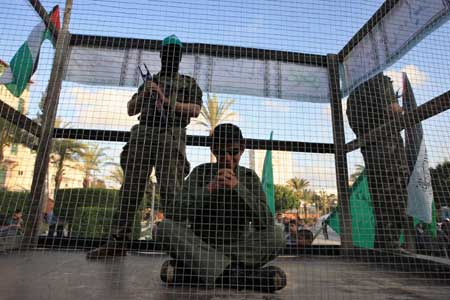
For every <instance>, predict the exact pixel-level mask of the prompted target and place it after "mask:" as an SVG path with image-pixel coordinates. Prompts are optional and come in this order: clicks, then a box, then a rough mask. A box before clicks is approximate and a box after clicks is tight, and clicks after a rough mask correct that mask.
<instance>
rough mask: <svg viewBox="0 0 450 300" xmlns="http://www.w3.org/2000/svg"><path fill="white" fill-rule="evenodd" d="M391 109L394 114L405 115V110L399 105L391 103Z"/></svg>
mask: <svg viewBox="0 0 450 300" xmlns="http://www.w3.org/2000/svg"><path fill="white" fill-rule="evenodd" d="M389 108H390V110H391V111H392V112H394V113H403V108H402V107H401V106H400V104H398V103H391V104H390V105H389Z"/></svg>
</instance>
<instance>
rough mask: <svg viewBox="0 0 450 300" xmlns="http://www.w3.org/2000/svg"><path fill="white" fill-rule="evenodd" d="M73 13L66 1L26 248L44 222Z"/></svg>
mask: <svg viewBox="0 0 450 300" xmlns="http://www.w3.org/2000/svg"><path fill="white" fill-rule="evenodd" d="M71 11H72V0H66V4H65V9H64V21H63V26H62V28H61V31H60V32H59V34H58V39H57V41H56V47H55V48H56V49H55V56H54V60H53V66H52V72H51V74H50V81H49V83H48V87H47V95H46V97H45V102H44V111H43V116H42V128H41V133H40V140H39V146H38V150H37V154H36V161H35V165H34V172H33V182H32V184H31V194H30V201H31V209H30V212H29V214H28V216H26V220H27V222H26V228H25V236H24V240H23V243H24V245H25V246H26V245H29V246H33V245H35V244H36V243H37V235H38V233H39V228H40V225H41V223H42V220H43V210H44V209H45V207H44V204H45V203H46V200H47V199H44V197H43V196H44V194H45V178H46V175H47V172H48V164H49V161H50V152H51V148H52V136H53V129H54V123H55V118H56V112H57V110H58V102H59V95H60V92H61V84H62V77H63V74H64V68H65V59H66V56H67V51H68V48H69V41H70V33H69V22H70V14H71Z"/></svg>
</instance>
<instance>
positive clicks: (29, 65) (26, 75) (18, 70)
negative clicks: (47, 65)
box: [6, 42, 34, 97]
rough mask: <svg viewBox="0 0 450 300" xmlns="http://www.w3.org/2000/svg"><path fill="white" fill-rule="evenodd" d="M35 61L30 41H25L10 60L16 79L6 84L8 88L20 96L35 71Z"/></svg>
mask: <svg viewBox="0 0 450 300" xmlns="http://www.w3.org/2000/svg"><path fill="white" fill-rule="evenodd" d="M33 66H34V61H33V57H32V55H31V51H30V48H29V47H28V43H26V42H25V43H24V44H23V45H22V46H21V47H20V48H19V50H18V51H17V52H16V54H15V55H14V57H13V59H12V60H11V62H10V69H11V71H12V73H13V74H14V81H13V82H11V83H8V84H6V88H7V89H8V90H9V91H10V92H11V94H13V95H14V96H16V97H19V96H20V95H21V94H22V93H23V91H24V90H25V89H26V87H27V85H28V81H29V80H30V78H31V75H32V72H33Z"/></svg>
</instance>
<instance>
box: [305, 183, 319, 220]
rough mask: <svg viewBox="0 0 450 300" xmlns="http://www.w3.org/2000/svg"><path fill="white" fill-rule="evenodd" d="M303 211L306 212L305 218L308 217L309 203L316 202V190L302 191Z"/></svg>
mask: <svg viewBox="0 0 450 300" xmlns="http://www.w3.org/2000/svg"><path fill="white" fill-rule="evenodd" d="M302 200H303V211H304V213H305V219H307V218H308V205H311V204H313V203H314V192H313V191H311V190H308V189H304V190H303V192H302ZM316 207H317V206H316Z"/></svg>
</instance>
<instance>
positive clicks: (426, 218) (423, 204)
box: [406, 139, 433, 224]
mask: <svg viewBox="0 0 450 300" xmlns="http://www.w3.org/2000/svg"><path fill="white" fill-rule="evenodd" d="M432 204H433V188H432V186H431V174H430V168H429V166H428V156H427V150H426V147H425V142H424V140H423V139H422V141H421V143H420V150H419V155H418V156H417V161H416V164H415V165H414V170H413V172H412V174H411V176H410V177H409V183H408V206H407V209H406V213H407V214H408V215H410V216H413V217H416V218H418V219H419V220H421V221H422V222H425V223H427V224H430V223H431V220H432Z"/></svg>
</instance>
